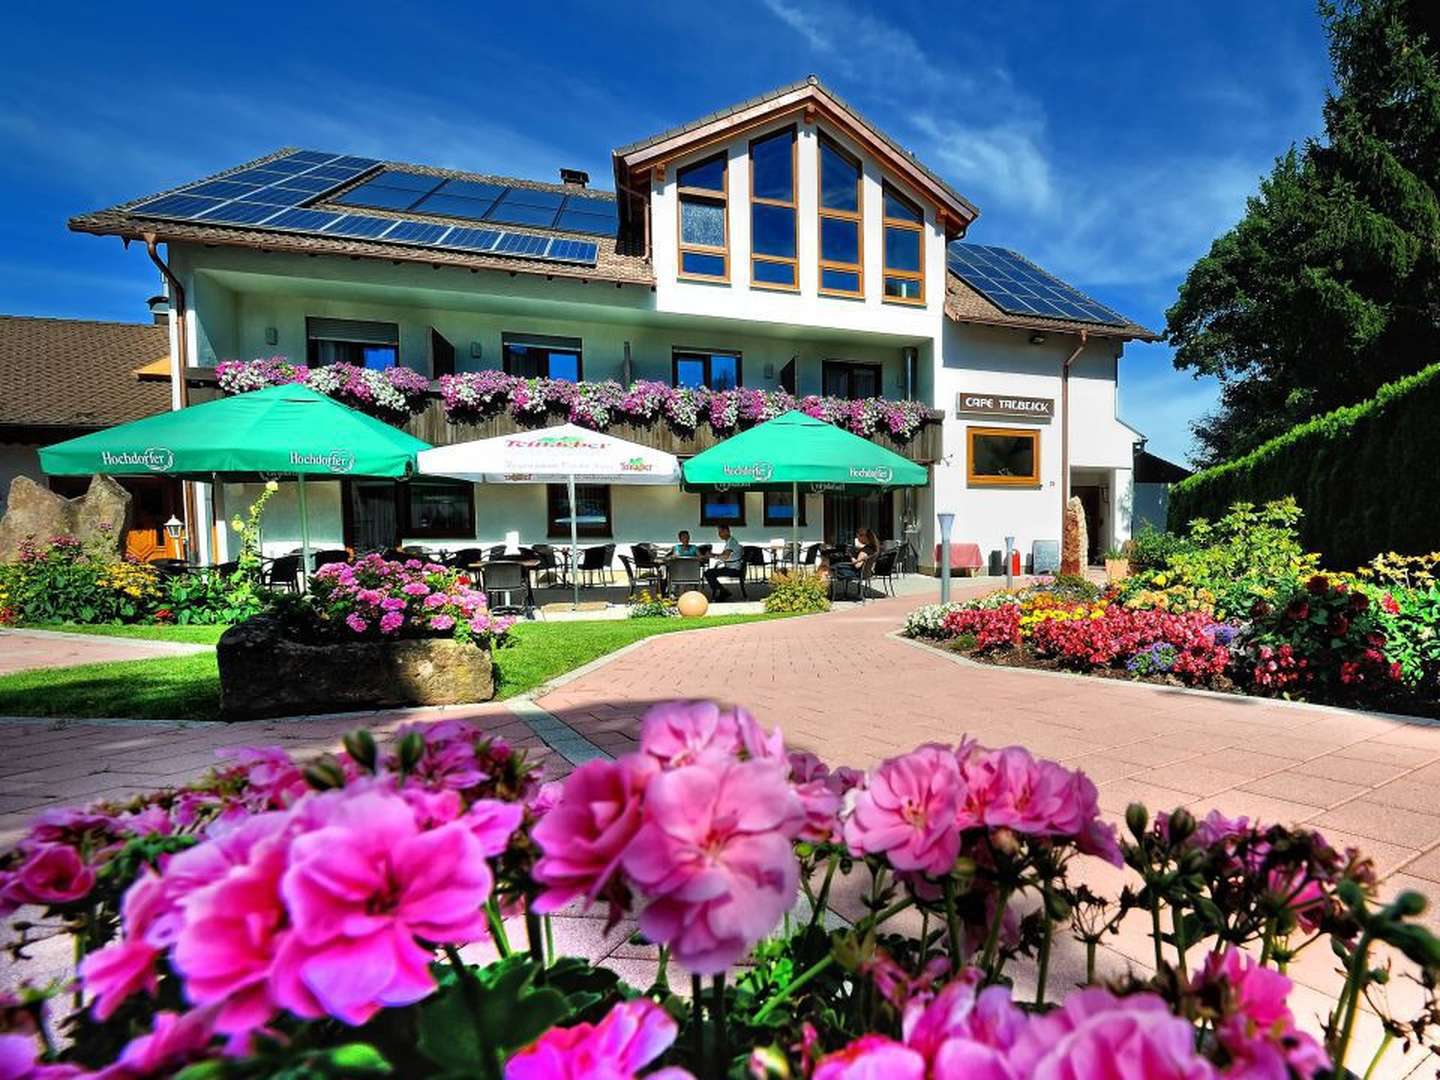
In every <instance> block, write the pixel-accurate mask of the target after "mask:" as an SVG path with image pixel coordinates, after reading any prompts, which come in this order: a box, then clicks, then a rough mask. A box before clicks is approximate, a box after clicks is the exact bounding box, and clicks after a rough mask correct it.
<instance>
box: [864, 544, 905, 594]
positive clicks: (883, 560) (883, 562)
mask: <svg viewBox="0 0 1440 1080" xmlns="http://www.w3.org/2000/svg"><path fill="white" fill-rule="evenodd" d="M885 543H887V544H893V543H894V541H893V540H887V541H885ZM899 558H900V549H899V548H898V547H891V548H888V549H886V548H884V547H883V545H882V547H881V551H880V554H879V555H877V556H875V558H873V559H871V560H870V562H872V563H874V564H875V568H874V569H873V570H871V571H870V576H871V577H873V578H875V579H876V580H878V581H879V582H880V583H881V584H882V585H883V586H884V587H885V591H886V592H887V593H889V594H890V595H891V596H894V595H895V564H896V561H897V560H898V559H899ZM866 565H869V564H868V563H867V564H866Z"/></svg>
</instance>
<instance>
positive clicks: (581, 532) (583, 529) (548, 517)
mask: <svg viewBox="0 0 1440 1080" xmlns="http://www.w3.org/2000/svg"><path fill="white" fill-rule="evenodd" d="M575 487H576V489H577V492H578V489H580V488H582V487H598V488H604V489H605V520H604V522H602V523H601V524H599V525H594V524H589V523H586V522H579V521H577V522H576V523H575V536H576V537H577V538H584V539H587V540H609V539H611V538H613V537H614V535H615V501H614V497H613V493H612V492H611V490H610V485H609V484H576V485H575ZM568 497H569V491H568V486H567V485H565V484H546V485H545V536H546V538H547V539H555V540H568V539H570V526H569V524H568V523H566V522H557V521H556V520H555V518H556V517H557V516H558V515H559V513H560V501H561V500H562V499H565V498H568ZM571 512H572V513H573V512H574V511H573V510H572V511H571Z"/></svg>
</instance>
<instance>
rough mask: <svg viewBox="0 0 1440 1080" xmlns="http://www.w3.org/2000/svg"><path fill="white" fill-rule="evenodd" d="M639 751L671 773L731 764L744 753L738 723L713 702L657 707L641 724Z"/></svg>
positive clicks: (671, 703) (732, 714)
mask: <svg viewBox="0 0 1440 1080" xmlns="http://www.w3.org/2000/svg"><path fill="white" fill-rule="evenodd" d="M640 749H641V750H642V751H643V752H645V753H647V754H649V755H650V756H651V757H653V758H655V760H656V761H658V762H660V764H661V765H663V766H665V767H666V768H669V769H676V768H679V767H681V766H682V765H692V764H694V763H695V762H697V761H714V760H721V761H724V760H728V759H730V758H733V757H735V756H736V755H737V754H738V753H739V751H740V749H741V742H740V725H739V721H738V720H737V718H736V716H735V714H734V713H732V712H722V711H721V710H720V706H718V705H716V704H715V703H714V702H713V701H695V702H685V701H672V702H668V703H667V704H664V705H656V706H655V707H654V708H652V709H650V710H649V711H648V712H647V713H646V714H645V716H644V718H643V719H642V720H641V721H640Z"/></svg>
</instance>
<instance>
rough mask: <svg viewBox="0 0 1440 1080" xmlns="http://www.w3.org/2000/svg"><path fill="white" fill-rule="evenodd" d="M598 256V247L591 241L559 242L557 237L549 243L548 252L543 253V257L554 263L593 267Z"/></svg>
mask: <svg viewBox="0 0 1440 1080" xmlns="http://www.w3.org/2000/svg"><path fill="white" fill-rule="evenodd" d="M599 254H600V245H599V244H596V243H595V242H594V241H592V240H561V239H559V238H558V237H557V238H556V239H554V240H551V241H550V250H549V251H547V252H546V253H545V257H546V258H547V259H553V260H555V261H556V262H577V263H585V264H587V265H592V266H593V265H594V263H595V259H596V257H597V256H598V255H599Z"/></svg>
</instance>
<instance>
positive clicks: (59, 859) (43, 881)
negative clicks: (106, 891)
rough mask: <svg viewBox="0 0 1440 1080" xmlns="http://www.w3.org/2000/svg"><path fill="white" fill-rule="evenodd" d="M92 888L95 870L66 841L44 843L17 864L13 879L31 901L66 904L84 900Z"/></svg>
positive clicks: (14, 883) (19, 891) (18, 889)
mask: <svg viewBox="0 0 1440 1080" xmlns="http://www.w3.org/2000/svg"><path fill="white" fill-rule="evenodd" d="M94 887H95V871H94V870H93V869H92V868H90V867H89V866H87V865H86V864H85V860H83V859H82V858H80V855H79V853H78V852H77V851H76V850H75V849H74V848H72V847H69V846H68V845H66V844H45V845H43V846H41V847H39V848H37V849H36V850H35V851H34V853H33V854H31V856H30V857H29V858H28V859H26V860H25V861H24V862H23V863H21V864H20V869H19V870H17V871H16V873H15V878H14V882H13V888H15V890H16V892H17V894H18V895H19V896H20V897H21V898H22V899H23V900H24V902H26V903H31V904H69V903H73V902H74V901H76V900H83V899H85V897H87V896H89V895H90V890H91V889H93V888H94Z"/></svg>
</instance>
